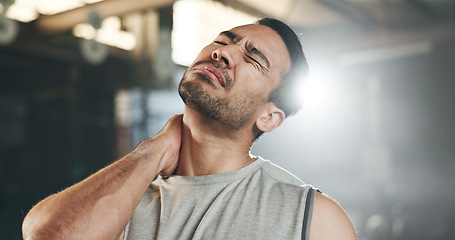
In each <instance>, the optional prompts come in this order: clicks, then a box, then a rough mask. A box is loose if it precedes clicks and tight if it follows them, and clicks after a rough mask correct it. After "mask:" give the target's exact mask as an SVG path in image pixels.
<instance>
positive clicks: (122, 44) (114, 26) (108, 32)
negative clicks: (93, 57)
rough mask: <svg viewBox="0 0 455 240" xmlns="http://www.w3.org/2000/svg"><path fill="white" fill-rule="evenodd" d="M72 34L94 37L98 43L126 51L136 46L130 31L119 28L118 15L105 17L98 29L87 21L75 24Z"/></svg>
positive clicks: (88, 37) (134, 38)
mask: <svg viewBox="0 0 455 240" xmlns="http://www.w3.org/2000/svg"><path fill="white" fill-rule="evenodd" d="M73 34H74V36H76V37H80V38H84V39H95V40H96V41H98V42H100V43H103V44H106V45H109V46H113V47H117V48H120V49H124V50H127V51H130V50H133V49H134V48H135V47H136V37H135V36H134V34H132V33H130V32H126V31H122V30H121V23H120V19H119V18H118V17H108V18H106V19H105V20H104V21H103V23H102V26H101V28H100V29H99V30H98V31H96V30H95V29H94V28H93V27H92V26H91V25H90V24H88V23H81V24H77V25H76V26H75V27H74V28H73Z"/></svg>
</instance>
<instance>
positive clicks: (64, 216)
mask: <svg viewBox="0 0 455 240" xmlns="http://www.w3.org/2000/svg"><path fill="white" fill-rule="evenodd" d="M181 124H182V116H181V115H179V116H174V117H173V118H171V120H170V121H169V122H168V124H167V125H166V127H165V128H164V129H163V131H161V132H160V133H159V134H158V135H157V136H155V137H153V138H152V139H149V140H146V141H144V142H142V143H141V144H139V146H138V147H137V148H136V149H135V150H134V151H132V152H131V153H129V154H128V155H126V156H125V157H123V158H122V159H120V160H118V161H116V162H115V163H113V164H111V165H109V166H107V167H105V168H103V169H101V170H100V171H98V172H97V173H95V174H93V175H92V176H90V177H88V178H86V179H85V180H83V181H82V182H80V183H77V184H75V185H74V186H72V187H70V188H68V189H66V190H64V191H62V192H60V193H57V194H54V195H51V196H49V197H48V198H46V199H44V200H43V201H41V202H40V203H38V204H37V205H36V206H35V207H33V208H32V209H31V210H30V212H29V213H28V214H27V216H26V217H25V220H24V223H23V225H22V233H23V237H24V239H27V240H32V239H33V240H35V239H118V238H119V237H120V235H121V234H122V231H123V229H124V228H125V226H126V224H127V223H128V221H129V219H130V218H131V216H132V214H133V212H134V210H135V208H136V206H137V204H138V203H139V201H140V200H141V198H142V195H143V194H144V192H145V190H146V189H147V187H148V185H149V184H150V182H151V181H152V180H153V178H154V177H155V176H156V175H157V174H158V173H161V174H171V173H172V172H173V171H174V169H175V168H176V166H177V163H178V157H179V150H180V141H181Z"/></svg>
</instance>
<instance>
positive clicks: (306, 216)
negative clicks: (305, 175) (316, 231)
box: [302, 187, 317, 240]
mask: <svg viewBox="0 0 455 240" xmlns="http://www.w3.org/2000/svg"><path fill="white" fill-rule="evenodd" d="M316 191H317V190H316V189H314V188H312V187H310V189H308V193H307V196H306V201H305V211H304V213H303V223H302V240H309V239H310V230H311V218H312V217H313V206H314V196H315V193H316Z"/></svg>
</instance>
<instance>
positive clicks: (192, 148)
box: [23, 25, 356, 239]
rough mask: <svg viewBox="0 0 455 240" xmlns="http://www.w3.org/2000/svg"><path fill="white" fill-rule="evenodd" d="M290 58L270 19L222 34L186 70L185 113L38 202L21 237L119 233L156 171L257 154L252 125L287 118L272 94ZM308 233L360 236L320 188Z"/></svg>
mask: <svg viewBox="0 0 455 240" xmlns="http://www.w3.org/2000/svg"><path fill="white" fill-rule="evenodd" d="M233 36H235V37H233ZM264 36H266V37H264ZM290 66H291V63H290V58H289V55H288V53H287V50H286V46H285V45H284V43H283V41H282V40H281V38H280V36H279V35H278V34H277V33H275V32H274V31H273V30H272V29H270V28H268V27H266V26H261V25H245V26H240V27H237V28H234V29H231V30H230V31H229V32H228V33H223V34H220V35H219V36H218V37H217V38H216V39H215V41H214V42H212V43H211V44H209V45H207V46H206V47H205V48H204V49H202V51H201V52H200V54H199V55H198V57H197V58H196V60H195V62H194V63H193V64H192V65H191V66H190V67H189V68H188V70H187V71H186V72H185V74H184V76H183V78H182V81H181V84H180V87H179V93H180V94H181V96H182V98H183V99H184V102H185V103H186V105H185V106H186V107H185V112H184V114H183V115H178V116H174V117H173V118H171V119H170V121H169V122H168V124H167V125H166V126H165V128H164V129H163V130H162V131H161V132H160V133H159V134H158V135H156V136H155V137H153V138H151V139H149V140H146V141H144V142H142V143H141V144H139V145H138V147H137V148H136V149H135V150H133V151H132V152H131V153H130V154H128V155H126V156H125V157H123V158H122V159H120V160H118V161H116V162H115V163H113V164H111V165H109V166H107V167H105V168H103V169H102V170H100V171H98V172H97V173H95V174H93V175H92V176H90V177H88V178H87V179H85V180H83V181H82V182H80V183H78V184H76V185H74V186H72V187H70V188H68V189H66V190H64V191H62V192H60V193H58V194H55V195H51V196H49V197H48V198H46V199H44V200H43V201H41V202H40V203H38V204H37V205H36V206H35V207H33V208H32V209H31V210H30V212H29V213H28V214H27V216H26V218H25V220H24V223H23V236H24V239H118V238H120V237H121V235H122V232H123V229H124V228H125V226H126V224H127V223H128V221H129V219H130V218H131V216H132V214H133V212H134V209H135V208H136V206H137V204H138V203H139V201H140V199H141V198H142V195H143V193H144V192H145V190H146V189H147V187H148V185H149V184H150V182H151V181H152V180H153V178H154V177H155V176H156V175H157V174H162V175H170V174H172V173H175V174H177V175H184V176H198V175H207V174H215V173H224V172H230V171H234V170H237V169H240V168H242V167H244V166H246V165H248V164H249V163H251V162H253V161H254V160H255V158H254V157H253V156H251V155H250V154H249V151H250V148H251V144H252V142H253V140H254V133H253V131H252V129H253V127H254V126H255V127H256V128H257V129H259V130H261V131H263V132H268V131H272V130H273V129H275V128H277V127H279V126H280V125H281V123H282V122H283V121H284V119H285V115H284V113H283V111H282V110H281V109H279V108H277V107H276V106H275V104H274V103H271V102H268V101H267V99H268V96H269V94H270V92H271V91H272V90H273V89H275V88H276V87H277V86H278V84H279V81H280V79H281V76H282V75H283V74H285V73H286V72H287V71H289V69H290ZM334 236H336V237H334ZM310 238H311V239H356V237H355V232H354V230H353V227H352V224H351V223H350V222H349V219H348V218H347V216H346V214H345V213H344V211H343V210H342V209H341V208H340V207H339V205H338V204H336V203H335V202H334V201H333V200H331V199H330V198H328V197H327V196H324V195H322V194H319V193H317V195H316V198H315V205H314V212H313V221H312V227H311V232H310Z"/></svg>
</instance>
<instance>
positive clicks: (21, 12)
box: [6, 0, 38, 22]
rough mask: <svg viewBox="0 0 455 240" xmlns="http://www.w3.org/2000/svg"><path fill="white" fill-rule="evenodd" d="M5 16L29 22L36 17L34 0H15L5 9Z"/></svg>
mask: <svg viewBox="0 0 455 240" xmlns="http://www.w3.org/2000/svg"><path fill="white" fill-rule="evenodd" d="M6 16H7V17H8V18H11V19H14V20H17V21H20V22H30V21H33V20H35V19H37V18H38V13H37V12H36V9H35V1H34V0H16V1H15V2H14V4H13V5H11V6H10V7H9V8H8V9H7V11H6Z"/></svg>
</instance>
